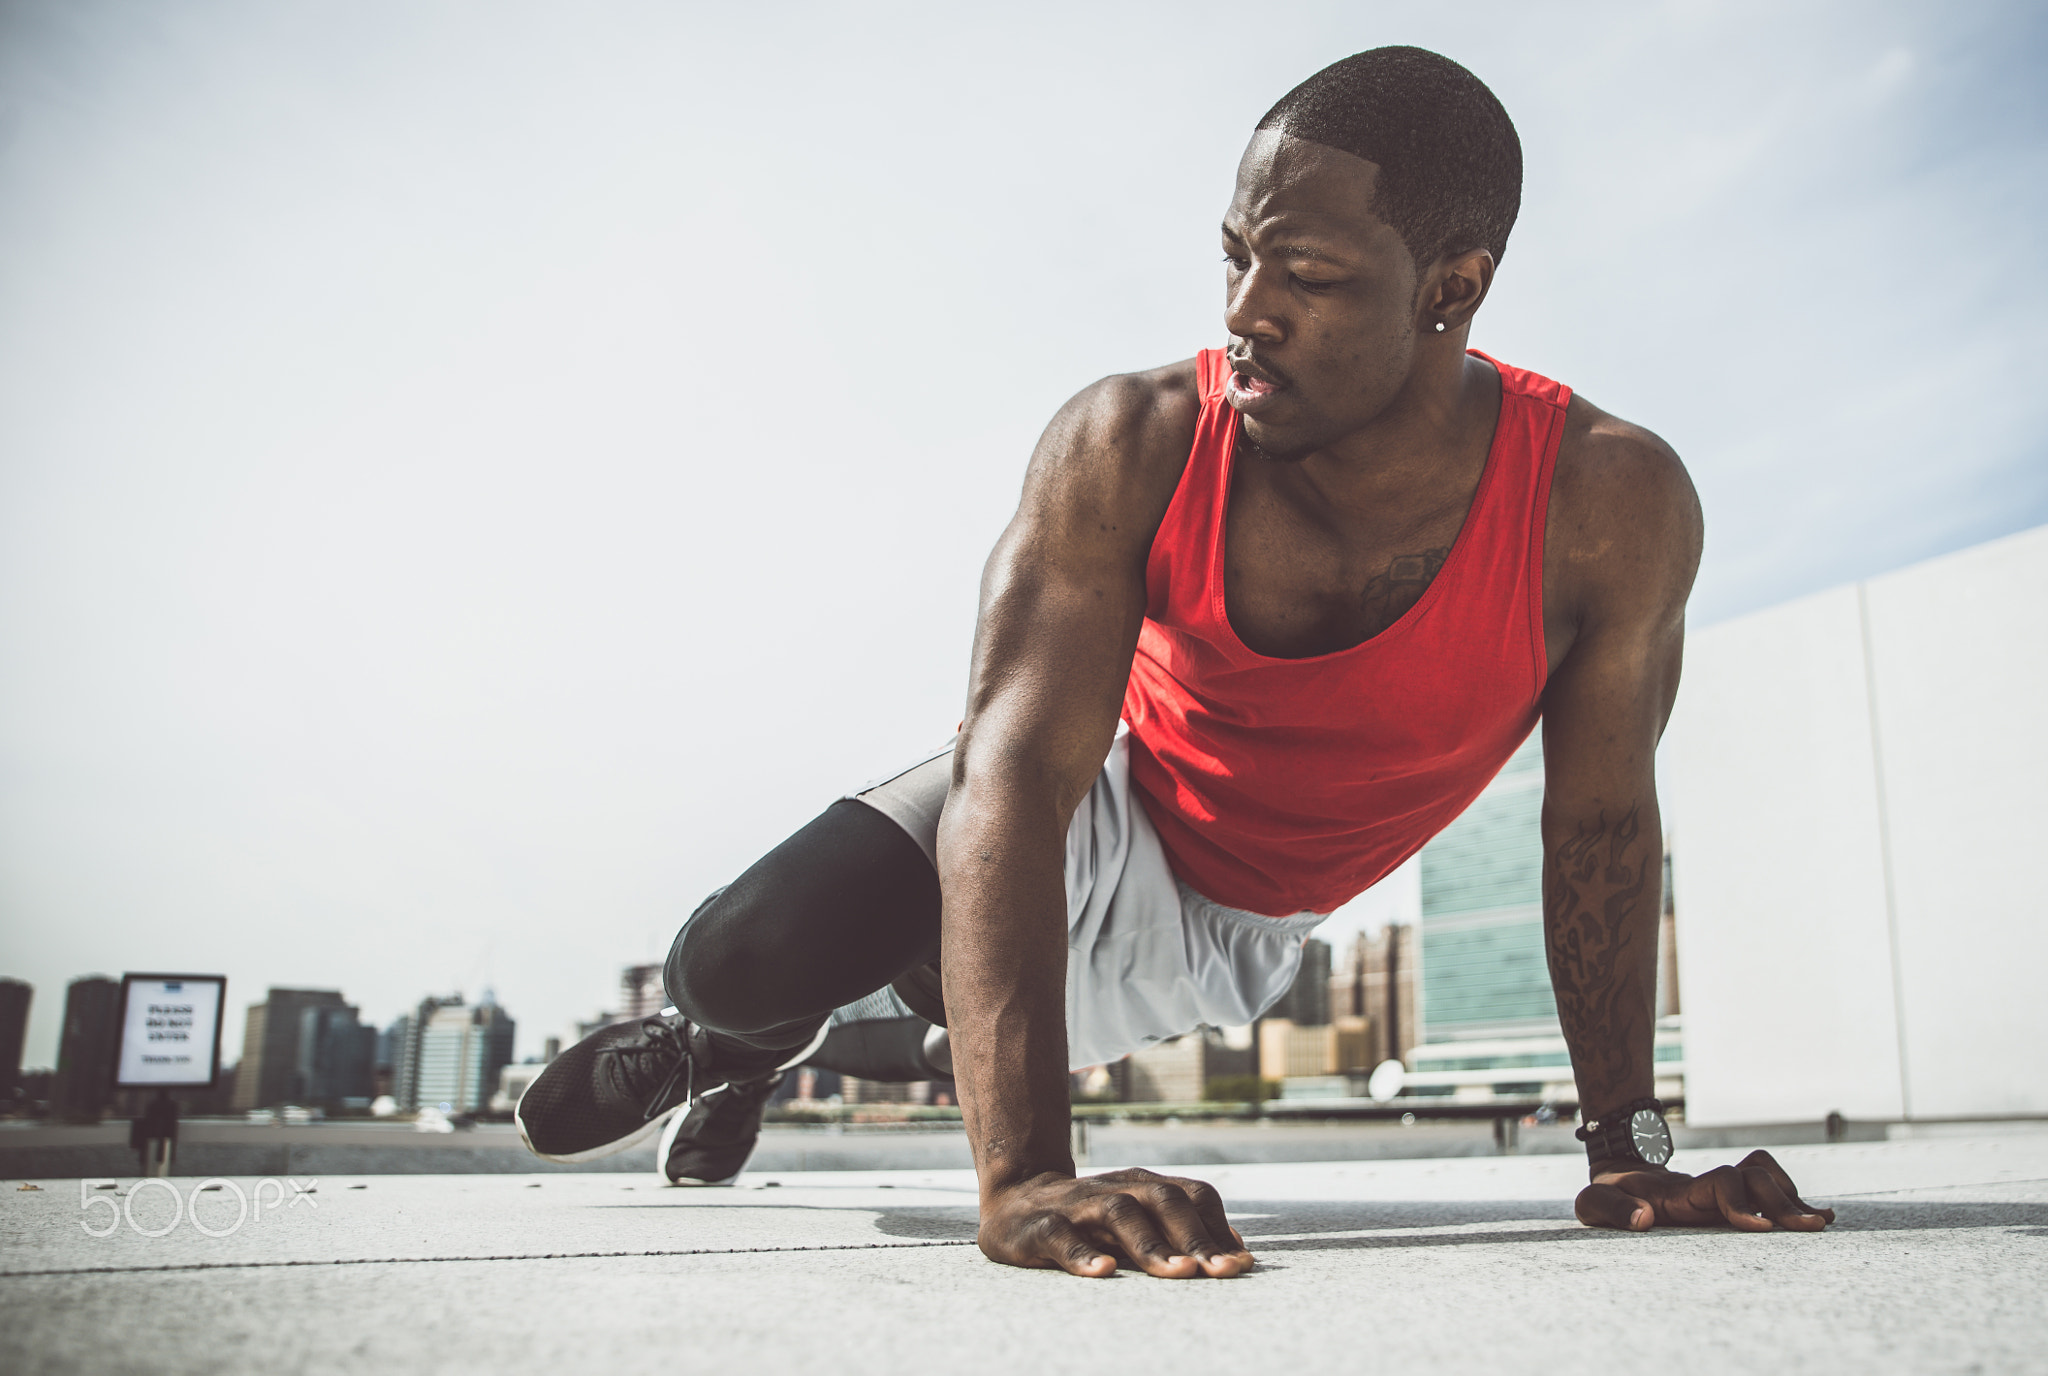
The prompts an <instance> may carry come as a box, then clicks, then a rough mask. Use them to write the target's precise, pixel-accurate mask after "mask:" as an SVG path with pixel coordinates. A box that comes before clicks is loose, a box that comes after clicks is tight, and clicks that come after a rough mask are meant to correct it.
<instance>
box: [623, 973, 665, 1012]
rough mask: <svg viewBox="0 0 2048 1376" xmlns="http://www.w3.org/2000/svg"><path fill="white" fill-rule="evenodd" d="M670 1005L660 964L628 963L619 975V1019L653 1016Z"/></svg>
mask: <svg viewBox="0 0 2048 1376" xmlns="http://www.w3.org/2000/svg"><path fill="white" fill-rule="evenodd" d="M666 1007H668V991H667V990H666V989H665V988H663V987H662V983H661V967H660V966H659V965H628V966H627V967H626V969H625V971H624V973H622V974H621V975H620V976H619V1017H618V1020H619V1021H624V1020H625V1019H627V1018H651V1017H653V1016H654V1015H655V1014H656V1013H659V1012H660V1011H661V1010H662V1009H664V1008H666Z"/></svg>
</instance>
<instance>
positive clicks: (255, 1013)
mask: <svg viewBox="0 0 2048 1376" xmlns="http://www.w3.org/2000/svg"><path fill="white" fill-rule="evenodd" d="M319 1009H343V1010H346V1011H347V1013H348V1016H349V1019H350V1020H351V1021H353V1019H354V1017H355V1010H354V1009H353V1008H349V1006H348V1003H347V1001H346V1000H344V999H343V998H342V997H341V994H340V992H339V991H337V990H333V989H272V990H271V991H270V995H269V997H268V998H266V999H265V1000H264V1001H263V1002H262V1003H258V1004H251V1005H250V1006H249V1016H248V1021H247V1022H246V1023H245V1024H244V1033H243V1038H242V1064H241V1066H240V1068H239V1069H237V1070H236V1072H235V1108H236V1110H237V1111H240V1110H244V1109H252V1108H269V1107H272V1106H274V1105H277V1104H288V1103H294V1102H299V1101H301V1100H302V1099H303V1097H305V1096H304V1095H303V1093H302V1091H303V1090H304V1089H305V1088H306V1087H307V1086H306V1085H305V1084H304V1083H303V1082H302V1081H301V1080H300V1078H299V1077H300V1073H301V1067H300V1055H299V1041H300V1038H301V1036H302V1035H303V1034H304V1032H305V1030H306V1027H307V1026H308V1023H307V1021H306V1016H305V1015H306V1014H307V1012H309V1011H313V1010H319Z"/></svg>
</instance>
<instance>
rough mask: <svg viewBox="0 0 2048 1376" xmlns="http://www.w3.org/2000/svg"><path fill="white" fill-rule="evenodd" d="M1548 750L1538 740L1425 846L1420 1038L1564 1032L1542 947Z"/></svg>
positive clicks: (1520, 753) (1437, 1039)
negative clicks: (1543, 821)
mask: <svg viewBox="0 0 2048 1376" xmlns="http://www.w3.org/2000/svg"><path fill="white" fill-rule="evenodd" d="M1542 812H1543V748H1542V745H1541V742H1540V740H1539V739H1538V738H1537V737H1535V736H1531V737H1530V738H1529V741H1528V743H1527V744H1525V745H1524V746H1523V747H1522V748H1521V749H1520V750H1518V751H1516V752H1515V754H1514V757H1513V758H1512V759H1510V760H1509V761H1508V762H1507V764H1506V765H1505V766H1504V767H1503V768H1502V769H1501V772H1500V774H1499V775H1498V776H1496V777H1495V779H1494V780H1493V782H1492V783H1490V784H1488V785H1487V786H1486V789H1485V791H1484V792H1482V793H1481V794H1480V795H1479V797H1478V799H1477V800H1475V801H1474V802H1473V804H1472V806H1470V807H1469V808H1467V809H1465V811H1464V813H1463V815H1461V816H1460V817H1459V818H1458V820H1456V821H1455V822H1452V823H1451V824H1450V826H1448V827H1446V828H1445V829H1444V830H1443V832H1442V834H1440V835H1439V836H1437V838H1436V839H1435V840H1433V841H1431V842H1430V843H1429V844H1428V845H1427V846H1424V847H1423V849H1422V933H1421V935H1422V941H1421V947H1422V950H1421V953H1420V954H1421V957H1422V1010H1421V1012H1422V1039H1423V1040H1424V1041H1425V1042H1441V1041H1460V1040H1467V1039H1474V1038H1499V1037H1514V1036H1545V1035H1547V1036H1552V1037H1554V1036H1557V1035H1559V1030H1558V1023H1557V1004H1556V1003H1555V1001H1554V1000H1553V999H1552V997H1551V992H1550V967H1549V965H1548V963H1547V959H1546V957H1545V954H1544V949H1543V834H1542V829H1541V826H1540V822H1541V817H1542Z"/></svg>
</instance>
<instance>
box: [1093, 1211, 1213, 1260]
mask: <svg viewBox="0 0 2048 1376" xmlns="http://www.w3.org/2000/svg"><path fill="white" fill-rule="evenodd" d="M1098 1209H1099V1215H1098V1219H1097V1226H1098V1227H1100V1228H1102V1229H1103V1230H1104V1231H1106V1232H1107V1233H1108V1234H1109V1235H1110V1236H1111V1237H1113V1238H1115V1239H1116V1245H1117V1246H1118V1247H1119V1248H1121V1249H1122V1251H1123V1254H1124V1255H1125V1256H1127V1257H1129V1258H1130V1259H1131V1263H1132V1264H1133V1265H1134V1266H1137V1267H1138V1268H1140V1269H1141V1270H1143V1271H1144V1272H1145V1273H1146V1274H1147V1275H1153V1276H1163V1277H1166V1278H1167V1279H1170V1280H1186V1279H1187V1278H1188V1277H1190V1276H1195V1275H1199V1274H1201V1269H1202V1268H1201V1266H1200V1264H1199V1263H1198V1262H1197V1260H1196V1258H1194V1257H1192V1256H1190V1255H1188V1254H1187V1253H1186V1252H1185V1251H1182V1250H1179V1249H1177V1248H1174V1247H1169V1246H1168V1245H1167V1243H1166V1238H1165V1236H1164V1235H1163V1234H1162V1232H1161V1230H1160V1226H1159V1220H1158V1219H1156V1218H1155V1217H1153V1214H1152V1211H1151V1210H1150V1209H1147V1208H1146V1207H1145V1206H1144V1205H1143V1204H1141V1203H1139V1202H1138V1201H1137V1200H1136V1199H1133V1198H1132V1197H1131V1196H1130V1195H1127V1194H1123V1193H1121V1192H1119V1193H1117V1194H1112V1195H1108V1196H1106V1197H1105V1198H1104V1199H1103V1200H1102V1201H1101V1203H1100V1205H1099V1206H1098Z"/></svg>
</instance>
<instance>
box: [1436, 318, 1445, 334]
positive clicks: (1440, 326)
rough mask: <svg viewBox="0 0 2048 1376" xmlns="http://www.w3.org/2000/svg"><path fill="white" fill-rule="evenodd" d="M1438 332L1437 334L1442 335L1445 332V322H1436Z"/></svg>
mask: <svg viewBox="0 0 2048 1376" xmlns="http://www.w3.org/2000/svg"><path fill="white" fill-rule="evenodd" d="M1436 332H1437V333H1438V334H1442V333H1443V332H1444V322H1443V321H1441V320H1439V321H1437V322H1436Z"/></svg>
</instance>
